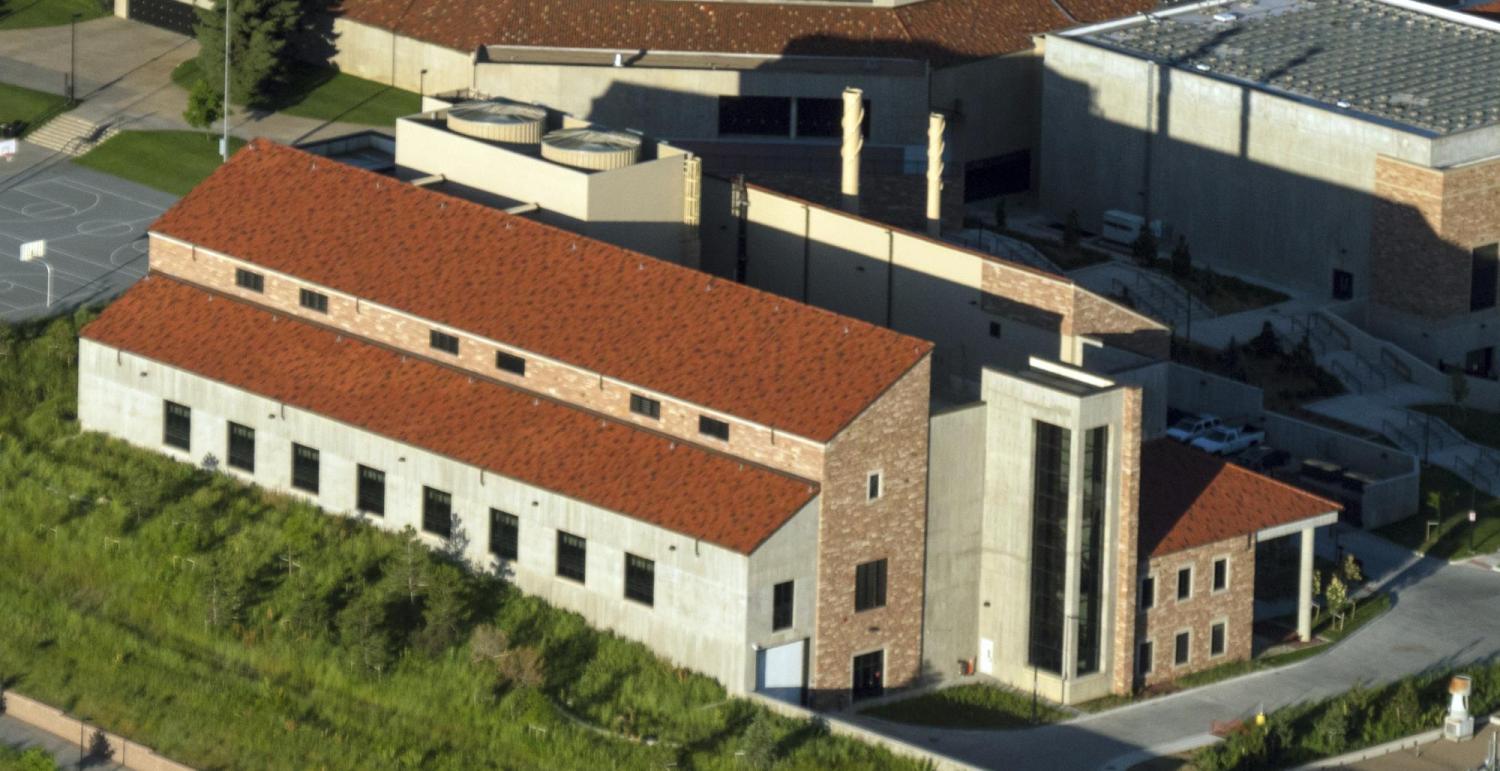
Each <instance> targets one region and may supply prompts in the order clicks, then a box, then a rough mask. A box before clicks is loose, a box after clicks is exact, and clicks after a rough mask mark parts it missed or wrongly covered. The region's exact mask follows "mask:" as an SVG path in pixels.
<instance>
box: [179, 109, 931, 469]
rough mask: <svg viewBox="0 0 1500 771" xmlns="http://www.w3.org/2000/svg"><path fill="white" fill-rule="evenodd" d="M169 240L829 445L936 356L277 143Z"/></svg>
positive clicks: (209, 197) (205, 190)
mask: <svg viewBox="0 0 1500 771" xmlns="http://www.w3.org/2000/svg"><path fill="white" fill-rule="evenodd" d="M152 232H153V233H158V234H161V235H165V236H169V237H172V238H176V239H179V240H181V241H184V242H187V243H191V244H195V245H197V246H199V247H203V248H206V249H210V250H212V251H215V252H219V253H221V254H225V255H228V256H230V257H234V258H236V259H240V260H244V261H246V262H250V263H254V264H256V265H259V266H262V267H264V268H268V269H270V270H274V271H279V272H281V273H285V274H288V275H291V276H296V277H298V278H300V279H303V280H305V281H309V282H312V283H314V284H320V285H322V286H325V287H328V288H330V289H332V290H335V291H338V292H342V293H344V294H347V295H352V296H354V297H358V298H361V299H364V300H367V301H369V302H373V303H379V304H381V305H385V306H387V307H390V308H395V309H397V310H400V311H404V312H406V313H409V314H411V315H413V316H417V317H419V318H421V319H426V320H429V321H432V322H435V323H437V324H441V325H445V326H450V327H453V328H455V329H459V330H463V331H465V332H470V333H472V334H476V335H480V336H483V337H486V338H489V339H491V340H495V341H499V342H502V343H506V344H508V345H513V346H517V347H519V348H523V349H525V350H528V351H531V352H532V353H535V354H539V355H541V356H546V357H549V358H552V359H555V360H558V361H562V362H565V363H568V364H571V365H574V366H577V367H581V368H583V369H585V370H587V371H589V372H594V373H602V374H604V375H606V376H609V377H612V378H618V379H620V380H623V381H625V382H628V383H633V384H636V385H639V386H642V387H644V388H648V389H651V390H654V391H658V392H660V393H663V394H667V395H670V396H672V397H675V398H678V399H682V400H685V401H687V402H690V403H693V404H696V405H701V406H703V407H708V408H710V409H713V410H717V411H720V412H724V413H728V414H730V415H734V416H737V417H739V418H742V419H744V420H749V421H752V422H755V423H759V424H761V425H765V426H770V427H772V428H775V429H777V430H779V431H786V432H788V433H791V434H795V435H797V436H801V437H804V438H807V439H812V440H814V441H819V442H826V441H829V440H831V439H832V438H833V437H835V436H837V435H838V433H839V432H840V431H842V430H843V428H844V426H846V425H848V424H849V422H850V421H852V420H854V418H856V417H857V416H858V415H859V414H860V413H861V412H863V411H864V409H865V407H867V406H869V405H870V404H871V403H872V402H874V401H875V400H876V399H878V398H879V397H880V395H881V394H883V393H884V392H885V390H886V389H887V388H888V387H890V386H891V385H892V384H894V383H895V382H896V381H897V380H898V379H900V377H901V376H902V375H904V374H906V373H907V372H908V371H910V370H911V368H912V367H913V366H915V365H916V364H917V362H919V361H921V359H922V357H924V356H926V355H927V354H928V353H929V352H930V351H931V350H932V344H931V343H929V342H927V341H925V340H919V339H917V338H915V337H909V336H907V335H903V334H900V333H897V332H893V331H891V330H889V329H886V328H884V327H879V326H876V325H874V324H869V323H866V322H864V321H860V320H858V319H853V318H849V317H847V316H840V315H838V314H836V313H832V312H830V311H825V310H822V309H819V308H814V307H812V306H809V305H803V304H802V303H799V302H796V301H794V300H789V299H787V298H784V297H780V296H777V295H773V294H770V293H768V292H762V291H760V290H757V289H752V288H750V287H747V286H745V285H743V284H738V283H735V282H733V281H729V280H726V279H722V278H718V277H716V276H712V275H709V274H707V273H701V272H699V271H696V270H692V269H690V268H684V267H681V266H679V265H674V264H672V263H669V262H665V261H662V260H658V259H656V258H655V257H649V256H647V255H644V254H640V253H638V252H632V251H630V250H628V249H622V248H620V247H617V246H613V245H610V244H606V243H603V242H601V241H595V240H593V239H590V238H587V237H584V236H580V235H577V234H575V233H571V232H568V231H566V230H562V229H560V228H556V227H552V226H550V225H545V224H542V223H540V222H536V221H533V220H528V219H525V218H523V217H518V216H512V215H509V214H506V213H505V212H503V211H500V210H498V209H491V208H489V207H486V206H480V205H478V204H475V203H470V202H468V201H465V200H462V199H459V198H453V197H450V196H448V195H444V194H442V193H438V192H434V191H431V190H425V189H422V188H418V187H414V186H412V185H409V184H405V183H402V182H397V181H395V180H393V179H391V178H389V177H384V176H380V175H378V174H373V173H371V172H367V171H363V170H360V169H355V168H352V167H350V166H345V165H343V164H341V163H338V162H336V161H333V160H329V159H327V158H322V157H319V156H316V155H310V154H308V153H305V152H302V151H300V150H295V149H292V148H289V147H283V146H281V145H277V144H275V143H273V142H269V141H267V140H263V139H257V140H255V141H253V142H251V143H250V144H249V145H247V146H246V147H245V148H244V149H242V150H240V151H239V152H238V153H236V154H235V156H234V157H233V158H231V159H230V161H229V163H227V164H225V165H223V166H221V167H220V168H219V169H218V170H217V171H215V172H214V173H213V174H212V175H210V176H209V178H208V179H207V180H205V181H204V182H203V183H202V184H200V185H198V187H196V188H194V190H193V191H192V192H191V193H189V194H188V195H187V197H186V198H183V199H182V200H181V201H179V202H178V203H177V205H176V206H174V207H172V208H171V209H170V210H169V211H168V212H167V213H166V214H165V215H163V216H162V218H161V219H159V220H157V222H156V225H155V226H154V227H153V228H152Z"/></svg>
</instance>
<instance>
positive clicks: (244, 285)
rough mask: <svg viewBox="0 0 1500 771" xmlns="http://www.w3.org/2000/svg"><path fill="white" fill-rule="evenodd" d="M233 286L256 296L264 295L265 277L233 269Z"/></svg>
mask: <svg viewBox="0 0 1500 771" xmlns="http://www.w3.org/2000/svg"><path fill="white" fill-rule="evenodd" d="M234 285H235V286H237V287H239V288H240V289H245V290H248V291H251V292H255V293H256V294H265V293H266V275H265V274H264V273H256V272H255V271H253V270H247V269H245V268H240V267H236V268H235V269H234Z"/></svg>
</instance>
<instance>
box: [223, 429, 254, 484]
mask: <svg viewBox="0 0 1500 771" xmlns="http://www.w3.org/2000/svg"><path fill="white" fill-rule="evenodd" d="M229 465H231V466H233V467H234V468H237V469H239V470H241V471H248V472H250V473H251V474H254V473H255V429H253V428H251V427H249V426H242V425H240V424H238V423H230V424H229Z"/></svg>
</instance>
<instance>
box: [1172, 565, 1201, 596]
mask: <svg viewBox="0 0 1500 771" xmlns="http://www.w3.org/2000/svg"><path fill="white" fill-rule="evenodd" d="M1184 572H1186V573H1187V576H1188V580H1187V594H1183V593H1182V574H1183V573H1184ZM1197 572H1198V570H1197V568H1196V566H1194V565H1184V566H1182V567H1179V568H1177V591H1176V592H1174V594H1175V596H1176V597H1177V601H1178V602H1187V601H1188V600H1191V599H1193V583H1194V582H1195V581H1196V580H1197V575H1196V574H1197Z"/></svg>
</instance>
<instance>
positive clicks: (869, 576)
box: [854, 560, 885, 612]
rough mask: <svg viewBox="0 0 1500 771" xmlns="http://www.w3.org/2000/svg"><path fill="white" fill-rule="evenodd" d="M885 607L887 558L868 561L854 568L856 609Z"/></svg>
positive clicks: (856, 610) (857, 610)
mask: <svg viewBox="0 0 1500 771" xmlns="http://www.w3.org/2000/svg"><path fill="white" fill-rule="evenodd" d="M883 607H885V560H875V561H874V562H866V563H865V564H863V565H860V566H858V567H856V568H855V569H854V610H855V612H859V611H862V610H872V609H874V608H883Z"/></svg>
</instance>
